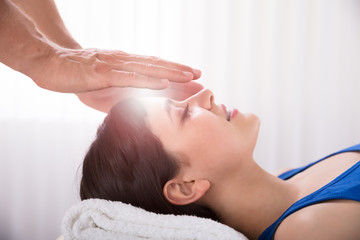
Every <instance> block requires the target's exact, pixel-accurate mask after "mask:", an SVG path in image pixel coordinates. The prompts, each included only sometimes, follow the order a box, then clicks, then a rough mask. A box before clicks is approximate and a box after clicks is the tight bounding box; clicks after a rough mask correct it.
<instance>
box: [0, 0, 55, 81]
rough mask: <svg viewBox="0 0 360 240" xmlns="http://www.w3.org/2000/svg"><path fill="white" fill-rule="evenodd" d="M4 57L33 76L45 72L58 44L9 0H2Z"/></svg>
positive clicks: (1, 53) (0, 22) (0, 19)
mask: <svg viewBox="0 0 360 240" xmlns="http://www.w3.org/2000/svg"><path fill="white" fill-rule="evenodd" d="M0 46H1V47H0V61H1V62H2V63H4V64H5V65H7V66H9V67H11V68H13V69H14V70H17V71H20V72H22V73H24V74H25V75H27V76H29V77H30V78H34V77H36V74H37V73H39V72H41V70H42V68H43V67H44V66H45V64H46V62H47V61H48V60H49V59H50V58H51V56H52V54H53V52H54V46H52V45H51V43H50V42H49V41H48V40H47V39H46V38H45V37H44V36H43V35H42V34H41V33H40V32H39V31H38V29H37V28H36V27H35V25H34V24H33V23H32V21H31V20H30V19H29V18H28V17H27V16H26V15H24V14H23V13H22V12H21V11H20V10H19V9H18V8H17V7H16V6H15V5H14V4H12V3H11V2H10V1H8V0H0Z"/></svg>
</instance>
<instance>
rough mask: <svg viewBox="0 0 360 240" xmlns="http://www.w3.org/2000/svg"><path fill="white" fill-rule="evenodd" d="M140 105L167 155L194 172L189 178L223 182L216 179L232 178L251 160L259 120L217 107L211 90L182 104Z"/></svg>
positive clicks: (164, 101) (151, 102)
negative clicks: (179, 160) (170, 155)
mask: <svg viewBox="0 0 360 240" xmlns="http://www.w3.org/2000/svg"><path fill="white" fill-rule="evenodd" d="M141 102H142V103H143V105H144V107H145V109H146V111H147V113H148V115H147V117H146V121H147V124H148V125H149V128H150V129H151V131H152V132H153V133H154V134H155V135H156V136H157V137H158V138H159V139H160V141H161V142H162V143H163V145H164V148H165V150H166V151H168V152H169V153H172V154H174V155H175V156H178V158H180V159H181V162H182V163H183V164H182V165H181V167H182V169H183V168H185V169H186V168H188V169H191V171H188V173H189V174H190V175H191V174H196V175H197V177H206V178H207V179H209V178H214V179H209V180H214V181H216V180H220V179H215V178H221V177H223V176H224V175H230V174H231V172H232V171H236V169H237V168H238V167H241V164H242V163H243V162H245V161H247V160H249V159H252V155H253V151H254V148H255V144H256V140H257V136H258V129H259V120H258V118H257V117H256V116H255V115H253V114H242V113H240V112H238V111H237V110H236V109H235V110H232V111H227V110H226V107H225V106H224V105H216V104H215V103H214V97H213V93H212V92H211V91H210V90H202V91H200V92H199V93H197V94H195V95H194V96H192V97H190V98H188V99H187V100H185V101H182V102H176V101H172V100H169V99H165V98H147V99H142V100H141ZM228 113H230V114H228ZM209 176H210V177H209ZM191 177H192V176H189V178H191Z"/></svg>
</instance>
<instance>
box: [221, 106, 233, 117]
mask: <svg viewBox="0 0 360 240" xmlns="http://www.w3.org/2000/svg"><path fill="white" fill-rule="evenodd" d="M221 107H222V109H223V110H224V113H225V118H226V120H227V121H230V117H231V111H228V110H227V109H226V106H225V105H224V104H221Z"/></svg>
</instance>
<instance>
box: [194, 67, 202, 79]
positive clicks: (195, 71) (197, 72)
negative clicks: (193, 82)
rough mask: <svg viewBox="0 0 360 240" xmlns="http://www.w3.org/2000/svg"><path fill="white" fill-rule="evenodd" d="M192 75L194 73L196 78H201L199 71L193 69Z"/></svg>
mask: <svg viewBox="0 0 360 240" xmlns="http://www.w3.org/2000/svg"><path fill="white" fill-rule="evenodd" d="M193 73H195V75H196V76H199V77H200V76H201V71H200V70H198V69H194V68H193Z"/></svg>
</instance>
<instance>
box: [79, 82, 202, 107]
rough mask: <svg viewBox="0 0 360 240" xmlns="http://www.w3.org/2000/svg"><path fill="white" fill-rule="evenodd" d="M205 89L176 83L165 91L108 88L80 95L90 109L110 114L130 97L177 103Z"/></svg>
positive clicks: (194, 85)
mask: <svg viewBox="0 0 360 240" xmlns="http://www.w3.org/2000/svg"><path fill="white" fill-rule="evenodd" d="M203 88H204V87H203V86H202V85H201V84H199V83H197V82H193V81H191V82H187V83H175V82H171V83H170V84H169V87H168V88H166V89H163V90H156V91H154V90H144V89H136V88H116V87H111V88H106V89H103V90H98V91H93V92H86V93H78V94H77V96H78V97H79V99H80V100H81V101H82V102H83V103H84V104H86V105H88V106H89V107H92V108H95V109H97V110H99V111H102V112H105V113H107V112H109V110H110V109H111V107H112V106H114V105H115V104H116V103H117V102H119V101H121V100H123V99H125V98H129V97H141V96H144V97H145V96H149V97H167V98H172V99H175V100H177V101H182V100H185V99H187V98H189V97H190V96H192V95H194V94H195V93H197V92H199V91H200V90H201V89H203Z"/></svg>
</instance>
